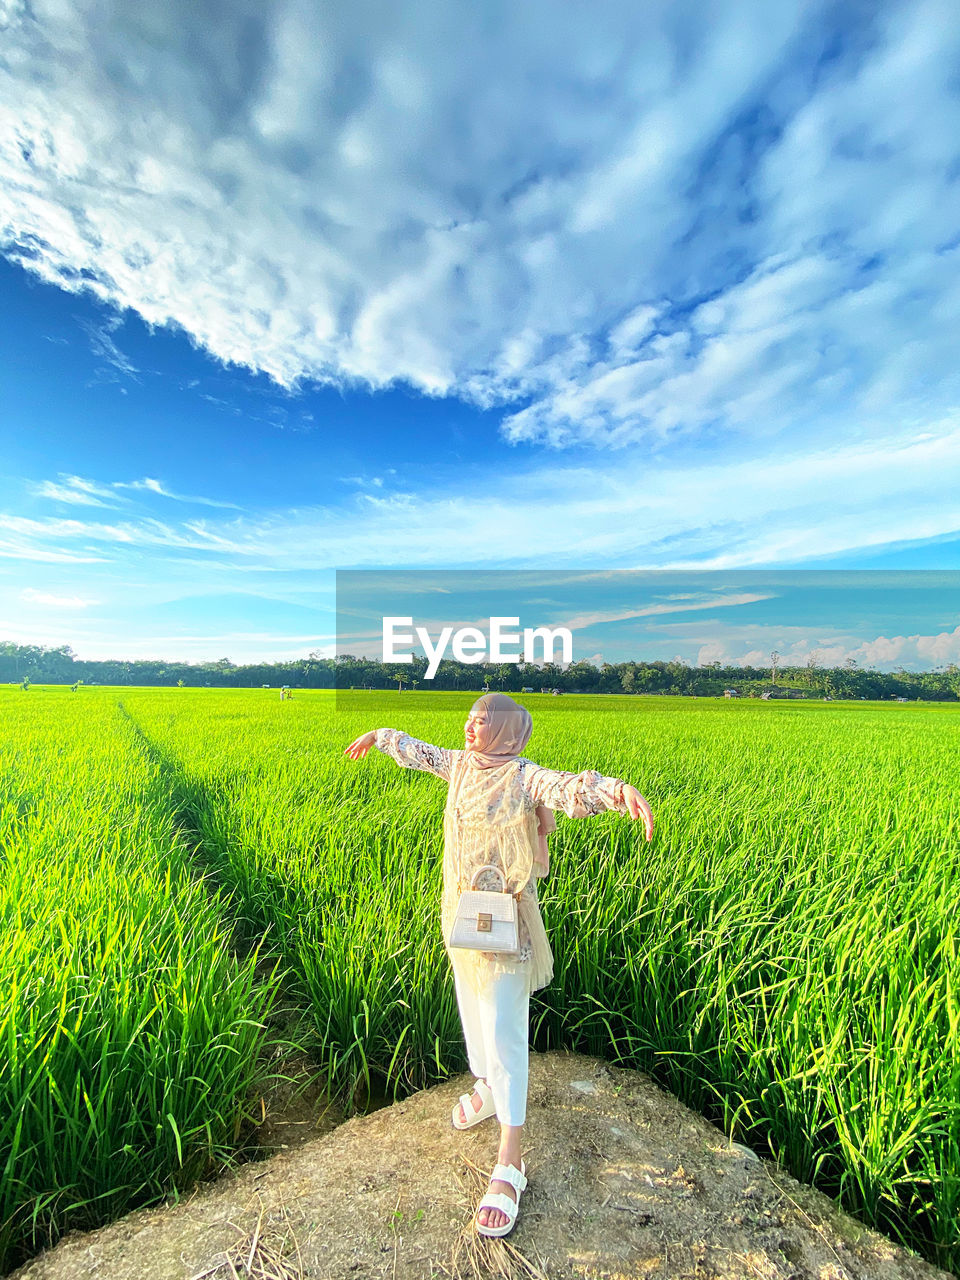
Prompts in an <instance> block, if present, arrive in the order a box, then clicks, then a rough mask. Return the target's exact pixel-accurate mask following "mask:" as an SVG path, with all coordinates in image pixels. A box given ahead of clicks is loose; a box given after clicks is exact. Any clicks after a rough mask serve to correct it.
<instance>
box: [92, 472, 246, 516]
mask: <svg viewBox="0 0 960 1280" xmlns="http://www.w3.org/2000/svg"><path fill="white" fill-rule="evenodd" d="M113 487H114V489H139V490H142V491H143V492H145V493H155V494H156V495H157V496H158V497H160V498H170V499H172V500H173V501H174V502H188V503H192V504H193V505H194V506H201V507H221V508H223V509H225V510H230V511H240V510H242V508H241V507H239V506H238V505H237V504H236V503H235V502H221V501H220V500H219V499H216V498H198V497H195V496H192V495H190V494H185V493H173V492H172V491H171V490H170V489H168V488H166V486H165V485H164V484H163V483H162V482H161V481H160V480H157V479H154V478H153V477H151V476H144V478H143V479H142V480H126V481H124V480H116V481H114V484H113Z"/></svg>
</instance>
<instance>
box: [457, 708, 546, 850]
mask: <svg viewBox="0 0 960 1280" xmlns="http://www.w3.org/2000/svg"><path fill="white" fill-rule="evenodd" d="M470 711H471V714H472V713H473V712H475V711H483V712H484V714H485V715H486V717H487V723H486V724H485V725H484V731H483V739H484V742H483V750H477V748H475V747H473V748H471V747H468V748H467V754H468V755H469V756H470V758H471V760H472V761H473V763H474V764H475V765H476V767H477V768H478V769H496V768H498V767H499V766H500V765H502V764H508V763H509V762H510V761H511V760H516V758H517V757H518V756H519V754H520V752H521V751H522V750H523V748H524V747H525V746H526V745H527V743H528V742H529V741H530V735H531V733H533V720H532V718H531V716H530V712H529V711H528V710H527V708H526V707H522V706H521V705H520V703H519V702H514V700H513V699H512V698H508V697H507V695H506V694H505V693H485V694H484V695H483V697H482V698H478V699H477V701H476V702H475V703H474V704H473V706H472V707H471V708H470ZM556 829H557V820H556V818H555V817H554V816H553V810H552V809H548V808H547V806H546V805H543V804H538V805H537V855H536V858H535V859H534V861H535V862H536V863H537V864H538V866H540V867H542V871H541V873H540V874H541V875H546V874H547V871H548V869H549V867H550V850H549V849H548V848H547V836H549V835H550V833H551V832H552V831H556Z"/></svg>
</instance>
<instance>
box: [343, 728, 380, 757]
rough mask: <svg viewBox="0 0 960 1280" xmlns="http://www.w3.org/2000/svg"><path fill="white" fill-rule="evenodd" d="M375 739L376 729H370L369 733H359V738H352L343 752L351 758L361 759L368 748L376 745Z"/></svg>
mask: <svg viewBox="0 0 960 1280" xmlns="http://www.w3.org/2000/svg"><path fill="white" fill-rule="evenodd" d="M376 741H377V731H376V729H371V730H370V732H369V733H361V735H360V737H359V738H354V740H353V741H352V742H351V743H350V745H349V747H347V748H346V749H345V750H344V753H343V754H344V755H345V756H349V757H350V759H351V760H362V759H363V757H364V756H365V755H366V754H367V752H368V751H369V750H370V748H371V747H372V746H375V745H376Z"/></svg>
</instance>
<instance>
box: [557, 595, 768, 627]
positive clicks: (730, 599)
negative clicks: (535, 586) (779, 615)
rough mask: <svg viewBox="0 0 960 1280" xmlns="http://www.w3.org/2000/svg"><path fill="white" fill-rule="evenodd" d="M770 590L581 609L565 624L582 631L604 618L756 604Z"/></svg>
mask: <svg viewBox="0 0 960 1280" xmlns="http://www.w3.org/2000/svg"><path fill="white" fill-rule="evenodd" d="M771 599H773V597H772V596H771V595H770V594H769V593H765V592H755V591H740V592H736V593H731V594H728V595H716V594H715V595H706V596H704V598H703V599H702V600H697V601H693V602H690V603H687V604H679V603H677V602H676V601H675V600H670V601H663V602H661V603H659V604H648V605H644V606H643V608H641V609H615V610H611V611H608V612H604V611H602V610H598V611H597V612H594V613H580V614H577V615H576V616H575V617H572V618H567V619H566V620H565V622H564V625H565V626H567V627H569V628H570V630H571V631H585V630H586V629H587V628H588V627H595V626H597V625H599V624H600V623H606V622H627V621H628V620H629V619H631V618H653V617H656V616H658V615H659V614H674V613H695V612H698V611H701V610H703V609H711V610H712V609H733V608H736V607H737V606H738V605H743V604H756V603H757V601H759V600H771Z"/></svg>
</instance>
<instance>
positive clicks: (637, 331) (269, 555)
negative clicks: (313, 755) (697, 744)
mask: <svg viewBox="0 0 960 1280" xmlns="http://www.w3.org/2000/svg"><path fill="white" fill-rule="evenodd" d="M334 13H335V17H333V16H331V15H333V14H334ZM6 21H7V26H6V28H5V32H4V51H3V54H2V56H0V122H2V128H0V252H2V258H0V299H2V304H3V305H2V307H0V389H2V400H0V638H6V639H13V640H18V641H23V642H32V643H43V644H60V643H69V644H71V645H73V647H74V649H75V650H76V651H77V652H78V653H79V654H81V655H82V656H89V657H100V656H128V657H136V656H157V657H163V658H167V659H175V658H186V659H200V658H217V657H221V656H229V657H231V658H233V659H234V660H235V661H242V660H246V659H253V658H271V657H288V656H296V655H299V654H303V653H306V652H309V651H310V650H313V649H321V650H323V649H325V648H326V647H327V646H329V645H331V644H332V643H333V637H334V621H335V618H334V572H333V571H334V570H335V569H336V568H349V567H359V568H369V567H387V568H481V567H482V568H501V569H503V568H510V569H518V568H525V567H536V568H538V569H564V570H566V569H594V570H607V569H619V568H650V569H654V568H655V569H671V570H676V571H689V570H694V569H696V570H715V571H723V572H727V571H733V570H756V569H761V568H763V569H770V568H777V569H785V568H827V567H830V568H843V569H857V568H875V569H938V568H940V569H955V568H960V498H958V497H957V494H958V493H960V485H958V479H960V466H958V463H960V410H958V405H960V361H958V360H957V354H956V334H957V332H958V331H960V270H958V263H960V214H958V210H960V92H958V85H957V79H956V74H955V69H956V66H957V59H958V54H960V23H957V21H956V11H955V8H954V6H953V5H952V3H947V2H946V0H928V2H926V3H923V2H910V3H894V2H891V3H888V4H884V5H882V6H875V5H869V4H859V3H844V4H816V3H814V4H810V3H807V2H804V3H789V0H783V3H780V4H777V5H773V6H771V5H769V4H768V3H759V2H753V0H740V2H739V3H732V2H730V0H727V2H725V3H724V2H721V3H718V4H716V5H711V6H709V7H708V9H705V8H704V6H702V5H699V4H694V3H683V2H682V0H681V2H680V3H677V2H675V0H674V2H671V3H667V2H666V0H664V2H663V3H659V4H656V3H650V4H646V5H643V6H637V5H626V4H624V5H608V6H603V7H602V9H601V10H597V9H596V7H592V8H589V7H583V6H579V7H577V6H562V7H561V6H557V5H555V4H554V5H546V4H538V3H530V4H528V5H523V6H512V5H507V4H503V5H498V4H486V5H477V6H469V7H466V6H464V7H459V8H456V7H455V8H453V9H451V7H450V6H448V5H442V4H439V3H436V4H433V3H427V2H426V0H424V2H423V3H418V4H417V5H412V4H408V5H401V6H399V7H398V6H395V5H386V4H373V3H369V2H366V3H357V4H355V5H352V6H350V7H349V10H347V9H346V8H344V7H343V6H338V7H337V8H336V9H335V10H329V9H328V10H323V9H321V7H320V6H316V5H314V4H302V3H295V2H293V0H287V2H285V3H270V2H269V0H268V2H266V3H263V2H259V3H257V4H252V3H251V4H245V3H243V2H242V0H237V3H234V4H232V5H231V6H229V9H228V10H227V11H224V10H223V9H222V8H220V7H218V8H217V9H216V10H214V9H213V7H212V6H206V5H204V4H190V5H188V4H171V5H167V6H160V7H159V8H156V7H154V8H153V9H150V10H144V9H142V7H141V8H138V7H136V6H134V7H131V6H129V5H123V4H121V3H120V2H119V0H114V3H112V4H111V3H109V2H106V3H103V4H100V5H98V6H96V7H95V6H93V5H90V4H79V3H73V4H67V5H66V6H64V5H60V4H54V3H53V2H52V0H37V2H36V3H32V4H30V5H26V4H25V3H16V2H15V3H14V4H13V5H12V6H11V8H10V12H9V14H8V16H7V19H6ZM915 600H916V597H915V596H910V595H909V593H907V594H905V595H904V597H903V601H904V604H903V618H902V622H901V623H900V624H899V629H898V627H896V626H894V621H893V620H892V619H891V618H887V619H886V620H884V621H883V624H882V629H881V621H880V619H879V618H878V617H877V616H874V615H860V614H856V613H855V612H854V611H853V610H852V609H851V608H850V606H849V605H848V604H845V603H844V601H843V599H842V598H837V597H833V607H834V608H835V610H836V611H837V612H836V617H835V618H834V619H833V620H832V622H831V626H832V627H833V629H834V632H835V634H836V636H843V637H845V639H844V641H843V645H844V646H845V649H844V652H846V653H847V654H851V653H853V652H855V651H858V652H863V653H866V650H863V646H864V645H869V644H872V643H874V642H875V641H878V640H879V639H880V638H881V636H882V638H883V639H884V640H886V641H888V642H889V645H890V646H892V647H891V648H888V649H886V650H884V652H885V653H888V654H892V655H893V656H892V657H890V660H889V663H888V665H896V662H897V660H900V661H903V662H904V665H917V664H919V665H936V664H934V663H932V662H930V661H927V660H924V654H925V653H927V654H928V655H934V656H936V657H937V658H938V661H939V662H945V661H958V660H960V617H957V616H956V614H953V615H950V614H949V610H947V612H946V613H945V614H944V610H941V611H940V614H939V615H937V611H936V610H932V611H930V610H927V611H925V612H923V614H922V615H920V616H918V615H915V614H914V613H912V612H911V610H912V608H913V603H915ZM627 605H628V602H622V603H621V606H620V607H622V608H626V607H627ZM585 607H586V606H585ZM610 607H611V608H614V607H616V606H614V605H611V606H610ZM751 607H752V606H751V605H749V604H747V603H744V604H742V605H734V604H727V605H726V606H725V607H724V609H723V610H722V613H723V627H721V626H720V619H719V618H718V617H716V616H711V617H710V618H705V624H706V623H707V622H708V623H709V626H707V629H706V630H705V631H704V632H703V634H702V636H701V637H700V640H701V646H700V647H702V646H703V645H710V644H713V645H714V646H715V647H717V646H720V647H722V648H723V650H724V653H723V656H726V657H730V658H733V659H743V658H744V657H745V656H746V655H747V654H748V653H750V652H751V650H750V648H749V647H748V646H749V637H748V635H747V633H748V632H749V631H750V627H751V625H752V620H751V618H750V617H749V615H748V614H746V613H744V614H743V615H742V619H741V621H742V626H740V623H739V622H735V620H734V617H733V615H735V614H736V613H737V611H738V609H743V610H748V609H750V608H751ZM707 612H708V614H709V611H707ZM788 615H789V616H788ZM815 615H816V616H815ZM935 615H936V616H938V617H939V621H936V620H935ZM728 618H729V619H730V621H729V623H728V622H727V619H728ZM680 622H683V619H678V624H679V623H680ZM824 625H825V624H824V623H823V622H822V621H821V620H820V618H819V614H818V613H817V610H813V609H812V611H811V616H810V618H809V619H807V620H804V619H802V618H801V619H799V620H798V619H796V618H795V617H793V616H792V614H791V613H790V611H789V610H787V611H786V612H785V613H784V615H783V618H782V620H780V621H778V620H777V619H776V618H773V619H772V620H771V626H773V627H774V628H776V627H777V626H781V627H782V628H783V629H784V630H783V639H782V640H781V641H780V642H779V643H777V645H776V647H779V648H781V649H783V650H786V649H787V648H789V647H790V646H794V648H795V651H796V653H797V654H798V655H799V654H800V653H801V652H802V647H803V645H804V644H806V645H807V647H808V648H812V647H816V645H817V637H818V635H819V636H821V638H822V632H823V626H824ZM731 627H732V629H730V628H731ZM804 627H806V632H805V633H804V632H803V628H804ZM935 627H936V628H939V630H932V628H935ZM710 628H713V630H711V629H710ZM738 628H739V629H738ZM788 628H794V630H789V631H788ZM796 628H799V630H797V629H796ZM923 628H927V629H928V631H924V630H923ZM832 634H833V633H832ZM925 635H927V636H928V638H927V640H924V636H925ZM944 637H945V639H944ZM769 640H770V636H768V635H766V633H765V635H764V640H763V643H764V645H766V644H767V643H768V641H769ZM664 643H666V640H664ZM689 643H690V644H693V639H692V638H689ZM839 643H840V642H839V640H838V644H839ZM698 651H699V650H698ZM895 651H896V652H895ZM839 652H840V650H839V648H838V653H839ZM878 652H879V651H878ZM636 656H638V657H643V656H664V655H663V654H662V653H660V652H658V653H655V654H640V653H638V654H637V655H636ZM668 656H670V655H668Z"/></svg>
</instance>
